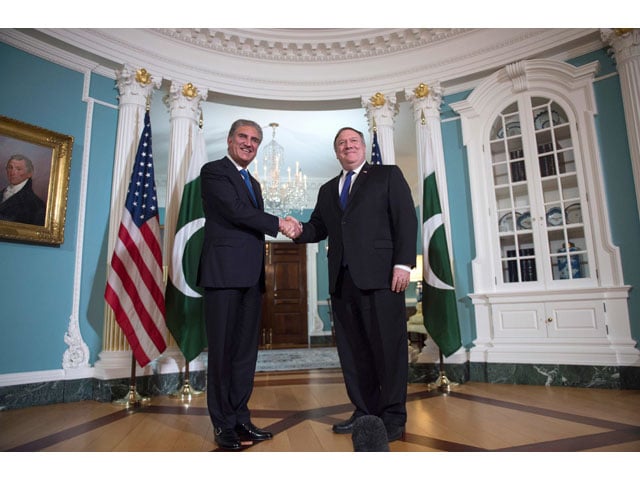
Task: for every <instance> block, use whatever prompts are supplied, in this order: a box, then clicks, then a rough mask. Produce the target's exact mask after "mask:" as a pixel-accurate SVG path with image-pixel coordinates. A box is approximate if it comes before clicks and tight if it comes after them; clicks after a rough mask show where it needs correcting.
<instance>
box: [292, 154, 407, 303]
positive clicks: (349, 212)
mask: <svg viewBox="0 0 640 480" xmlns="http://www.w3.org/2000/svg"><path fill="white" fill-rule="evenodd" d="M339 181H340V176H337V177H335V178H333V179H332V180H329V181H328V182H327V183H325V184H324V185H323V186H322V187H320V191H319V192H318V200H317V203H316V206H315V208H314V210H313V213H312V214H311V218H310V219H309V222H307V223H304V224H303V232H302V235H301V236H300V237H298V239H297V240H296V242H299V243H309V242H311V243H312V242H318V241H320V240H323V239H325V238H327V237H328V238H329V251H328V252H327V256H328V261H329V291H330V293H335V288H336V283H337V280H338V274H339V272H340V268H341V266H342V262H343V256H344V258H345V259H346V263H347V264H348V265H349V272H350V273H351V277H352V279H353V282H354V283H355V285H356V286H357V287H358V288H359V289H361V290H369V289H384V288H391V278H392V272H393V266H394V265H396V264H402V265H408V266H410V267H414V266H415V263H416V242H417V234H418V221H417V217H416V211H415V207H414V204H413V199H412V197H411V189H410V188H409V185H408V184H407V181H406V180H405V178H404V176H403V175H402V171H401V170H400V168H398V167H397V166H396V165H371V164H368V163H365V164H364V165H363V167H362V169H361V170H360V173H359V174H358V176H357V177H356V180H355V183H354V184H353V185H352V187H351V193H350V195H349V202H348V204H347V208H346V209H345V210H344V212H343V211H342V209H341V208H340V203H339V195H338V184H339Z"/></svg>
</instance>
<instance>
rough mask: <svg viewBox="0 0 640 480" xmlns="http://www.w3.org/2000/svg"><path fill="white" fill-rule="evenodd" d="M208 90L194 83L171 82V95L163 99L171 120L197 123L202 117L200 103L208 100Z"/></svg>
mask: <svg viewBox="0 0 640 480" xmlns="http://www.w3.org/2000/svg"><path fill="white" fill-rule="evenodd" d="M207 94H208V92H207V90H206V89H204V88H200V87H197V86H196V85H194V84H193V83H191V82H189V83H180V82H171V85H170V86H169V93H168V94H167V95H166V96H165V97H164V98H163V99H162V100H163V101H164V104H165V105H166V106H167V107H168V108H169V112H170V114H171V119H174V118H178V117H182V118H188V119H190V120H193V121H195V122H197V121H198V119H199V117H200V103H201V102H202V101H203V100H205V99H206V98H207Z"/></svg>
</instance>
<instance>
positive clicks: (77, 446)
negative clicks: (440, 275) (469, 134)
mask: <svg viewBox="0 0 640 480" xmlns="http://www.w3.org/2000/svg"><path fill="white" fill-rule="evenodd" d="M250 407H251V410H252V420H253V422H254V423H255V424H256V425H258V426H259V427H261V428H266V429H269V430H271V431H272V432H273V433H274V438H273V439H272V440H270V441H266V442H261V443H257V444H255V445H253V446H250V447H248V448H246V449H245V450H243V451H242V452H234V453H228V452H227V453H225V454H224V457H225V458H227V459H229V458H231V459H232V460H230V461H231V462H232V464H234V465H237V464H238V462H239V458H238V455H240V456H243V455H245V458H249V457H246V454H248V453H250V452H306V453H320V452H332V453H340V452H353V445H352V439H351V436H350V435H336V434H334V433H332V431H331V425H332V424H333V423H336V422H338V421H341V420H344V419H346V418H348V417H349V416H350V415H351V412H352V407H351V404H350V403H349V401H348V399H347V396H346V391H345V388H344V383H343V380H342V375H341V373H340V370H334V369H327V370H310V371H295V372H270V373H258V374H256V381H255V389H254V393H253V396H252V398H251V402H250ZM407 409H408V423H407V426H406V434H405V437H404V438H403V439H402V440H399V441H396V442H392V443H391V445H390V450H391V452H395V453H400V452H406V453H409V452H411V453H417V452H433V453H436V452H457V453H461V454H463V453H464V454H466V453H482V452H485V453H488V452H512V453H514V452H535V453H543V452H547V453H548V452H555V453H558V452H565V453H566V452H627V453H628V454H631V455H633V457H632V459H633V462H634V463H635V465H636V466H637V465H638V461H639V460H640V456H639V455H637V452H640V391H637V390H605V389H591V388H588V389H587V388H574V387H543V386H524V385H505V384H481V383H465V384H462V385H459V386H456V387H453V388H452V389H451V391H450V392H449V393H448V394H443V393H442V392H439V391H438V390H429V389H428V388H427V386H426V385H424V384H412V385H409V396H408V403H407ZM0 451H2V452H5V453H3V454H0V458H3V459H5V460H6V457H5V456H6V455H8V456H9V459H10V460H12V456H11V454H10V453H9V452H65V453H68V452H101V453H103V452H138V453H142V452H147V453H149V452H156V453H168V452H183V453H186V452H189V453H198V452H215V451H218V450H217V447H216V444H215V443H214V441H213V431H212V426H211V422H210V420H209V416H208V413H207V408H206V399H205V396H204V395H199V396H193V397H192V398H191V400H190V401H182V400H180V399H175V398H171V397H169V396H163V397H153V398H152V399H151V402H150V403H149V404H148V405H145V406H141V407H136V408H125V407H123V406H118V405H114V404H111V403H99V402H95V401H84V402H78V403H71V404H56V405H50V406H40V407H32V408H25V409H18V410H8V411H2V412H0ZM360 455H364V456H366V458H367V459H369V458H371V456H372V455H376V459H377V460H376V461H380V460H379V459H381V458H384V457H385V456H384V455H380V454H379V453H376V454H360V453H359V454H356V455H351V456H350V457H358V458H362V457H359V456H360ZM250 457H251V456H250ZM21 458H23V461H24V457H21ZM98 458H102V457H98ZM161 458H163V457H161ZM179 458H182V457H179ZM187 458H190V457H187ZM206 458H211V457H206ZM220 458H222V457H220ZM252 458H253V459H254V460H255V458H256V457H252ZM270 458H271V459H272V461H274V459H273V457H270ZM279 458H280V457H279V456H276V459H275V462H276V468H281V467H282V464H281V463H280V460H278V459H279ZM312 458H315V456H312ZM339 458H341V459H344V456H339ZM410 458H415V457H410ZM445 458H446V462H453V464H452V467H455V468H456V469H457V468H460V467H461V466H460V465H458V464H457V461H456V458H457V457H456V456H447V457H445ZM463 458H465V459H466V458H468V457H466V456H464V457H463ZM472 458H473V460H470V461H471V462H472V463H474V464H476V462H478V460H479V457H477V456H473V457H472ZM484 458H486V457H484ZM493 458H497V457H493ZM506 458H512V457H511V456H504V457H500V459H501V461H500V462H499V463H502V462H503V460H504V459H506ZM516 458H518V457H516ZM586 458H587V457H586V456H581V458H580V460H578V465H583V466H584V465H589V463H588V462H586V463H585V460H586ZM600 458H602V457H600ZM615 458H618V457H615ZM625 459H628V455H624V456H622V458H619V459H618V460H617V461H624V460H625ZM442 460H443V457H440V456H433V457H429V456H427V457H425V460H424V462H421V463H422V467H420V466H415V467H414V468H415V473H416V474H417V473H419V472H420V471H425V468H426V469H430V468H432V467H428V466H427V465H428V464H427V463H425V462H434V465H432V466H433V468H435V463H437V462H441V461H442ZM183 461H185V460H183ZM315 461H317V462H319V465H317V466H315V467H314V466H312V465H306V466H305V467H304V468H305V469H308V468H314V469H315V468H323V469H327V468H328V469H329V470H328V472H330V466H329V465H326V464H324V462H322V461H321V460H318V459H316V460H315ZM574 462H576V460H572V463H574ZM20 463H21V464H22V461H21V462H20ZM172 463H173V462H172ZM240 463H244V462H240ZM247 463H250V462H247ZM305 463H306V462H305ZM388 463H389V462H386V463H385V462H383V463H382V464H381V466H380V467H379V468H381V469H384V468H385V466H388V465H387V464H388ZM402 463H403V464H404V463H405V462H404V461H403V462H402ZM601 463H603V464H604V465H603V468H604V466H605V465H606V466H607V468H606V469H605V470H603V472H604V474H607V475H609V476H610V474H611V471H612V470H611V469H612V468H613V467H615V465H613V466H612V465H611V464H610V463H609V461H608V460H607V461H599V462H597V463H596V465H598V466H599V465H600V464H601ZM163 464H164V463H163ZM179 464H180V462H178V465H179ZM366 464H367V466H368V467H372V466H374V465H376V462H371V461H370V460H367V462H366ZM492 464H493V465H494V466H495V460H493V461H492ZM576 466H577V465H576ZM164 468H165V467H163V469H164ZM174 468H175V465H174ZM397 468H398V466H396V469H397ZM518 468H526V467H522V466H521V467H518ZM574 468H575V466H574ZM632 468H634V467H632ZM380 471H382V470H380ZM395 471H397V470H395ZM590 472H591V473H593V470H592V467H590ZM328 474H329V473H328ZM113 476H114V472H113V471H111V472H110V476H109V478H113ZM163 478H166V477H165V476H164V475H163ZM260 478H262V477H260ZM278 478H283V477H282V475H280V476H279V477H278ZM375 478H383V477H378V476H376V477H375ZM493 478H495V475H494V476H493Z"/></svg>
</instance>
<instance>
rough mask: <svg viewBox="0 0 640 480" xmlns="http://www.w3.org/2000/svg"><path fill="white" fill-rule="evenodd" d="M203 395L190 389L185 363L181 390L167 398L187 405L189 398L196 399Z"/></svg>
mask: <svg viewBox="0 0 640 480" xmlns="http://www.w3.org/2000/svg"><path fill="white" fill-rule="evenodd" d="M203 393H204V392H202V391H200V390H195V389H194V388H192V387H191V382H190V381H189V362H187V363H186V365H185V367H184V384H183V385H182V388H180V389H178V390H177V391H175V392H173V393H172V394H170V395H169V397H171V398H177V399H179V400H180V401H182V402H186V403H189V402H190V401H191V397H197V396H198V395H202V394H203Z"/></svg>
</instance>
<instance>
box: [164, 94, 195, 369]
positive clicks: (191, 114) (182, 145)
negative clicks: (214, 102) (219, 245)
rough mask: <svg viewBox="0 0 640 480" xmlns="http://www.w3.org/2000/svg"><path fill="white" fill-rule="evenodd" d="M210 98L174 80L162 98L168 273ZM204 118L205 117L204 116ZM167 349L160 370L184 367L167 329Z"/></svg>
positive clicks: (193, 363)
mask: <svg viewBox="0 0 640 480" xmlns="http://www.w3.org/2000/svg"><path fill="white" fill-rule="evenodd" d="M206 98H207V90H206V89H204V88H198V87H196V86H194V85H193V84H192V83H185V84H183V83H180V82H172V83H171V85H170V87H169V94H168V95H167V96H166V97H164V98H163V101H164V103H165V105H166V106H167V107H168V109H169V118H170V122H171V125H170V129H169V130H170V133H169V161H168V170H167V201H166V205H165V216H164V245H163V252H164V265H165V271H166V272H168V273H169V274H170V273H171V272H169V268H170V265H171V256H172V254H173V242H174V239H175V234H176V222H177V219H178V214H179V213H180V202H181V200H182V192H183V191H184V182H185V179H186V176H187V172H188V170H189V163H190V161H191V155H192V154H193V142H194V138H195V134H196V129H197V128H199V120H200V113H201V108H200V104H201V102H202V101H203V100H205V99H206ZM203 121H204V119H203ZM167 346H168V348H167V350H166V351H165V352H164V353H163V354H162V356H161V357H160V358H159V359H158V362H157V371H158V372H160V373H163V372H172V371H174V370H175V369H176V368H177V369H181V368H182V367H184V355H182V352H181V351H180V349H179V348H178V346H177V344H176V341H175V339H174V338H173V337H172V335H171V333H170V332H167ZM200 358H201V357H200V356H198V357H196V358H195V359H193V361H192V362H191V363H190V364H189V369H190V370H191V371H195V370H202V369H204V364H203V362H202V360H201V359H200Z"/></svg>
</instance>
